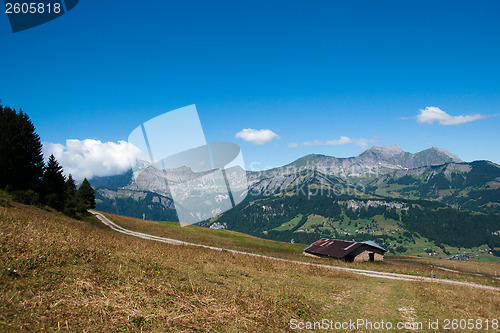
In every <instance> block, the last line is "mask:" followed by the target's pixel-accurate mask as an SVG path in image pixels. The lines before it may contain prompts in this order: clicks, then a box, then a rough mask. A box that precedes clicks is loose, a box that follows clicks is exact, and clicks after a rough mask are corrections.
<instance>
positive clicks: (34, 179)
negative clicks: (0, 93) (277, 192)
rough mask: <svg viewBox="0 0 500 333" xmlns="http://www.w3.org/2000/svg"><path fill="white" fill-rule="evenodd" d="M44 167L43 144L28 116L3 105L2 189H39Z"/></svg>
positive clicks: (0, 125) (0, 137)
mask: <svg viewBox="0 0 500 333" xmlns="http://www.w3.org/2000/svg"><path fill="white" fill-rule="evenodd" d="M43 169H44V161H43V154H42V144H41V142H40V137H39V136H38V134H37V133H36V130H35V126H34V125H33V123H32V122H31V120H30V118H29V117H28V115H27V114H26V113H24V112H23V111H22V110H20V111H19V112H17V111H16V110H15V109H14V110H13V109H11V108H8V107H4V106H2V105H0V188H1V189H4V188H6V187H7V188H10V189H12V190H29V189H31V190H34V191H39V185H40V180H41V178H42V175H43Z"/></svg>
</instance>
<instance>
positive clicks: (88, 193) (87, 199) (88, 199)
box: [76, 178, 95, 208]
mask: <svg viewBox="0 0 500 333" xmlns="http://www.w3.org/2000/svg"><path fill="white" fill-rule="evenodd" d="M76 197H77V198H78V199H79V200H81V201H82V202H83V203H84V204H85V205H86V206H87V208H95V192H94V189H93V188H92V186H90V183H89V181H88V180H87V178H85V179H84V180H83V182H82V184H81V185H80V187H79V188H78V190H77V191H76Z"/></svg>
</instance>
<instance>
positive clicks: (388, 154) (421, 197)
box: [91, 145, 500, 251]
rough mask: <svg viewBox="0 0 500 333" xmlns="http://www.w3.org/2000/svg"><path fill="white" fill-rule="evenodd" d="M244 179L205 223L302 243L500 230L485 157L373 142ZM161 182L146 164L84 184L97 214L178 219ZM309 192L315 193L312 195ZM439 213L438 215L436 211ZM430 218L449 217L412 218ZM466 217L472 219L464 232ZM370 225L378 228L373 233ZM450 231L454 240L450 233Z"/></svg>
mask: <svg viewBox="0 0 500 333" xmlns="http://www.w3.org/2000/svg"><path fill="white" fill-rule="evenodd" d="M246 175H247V181H248V196H247V198H246V199H245V200H244V201H243V202H241V203H240V204H239V205H238V206H237V207H236V208H234V209H232V210H230V211H228V212H226V213H224V214H222V215H220V216H217V217H215V218H213V219H210V220H208V221H205V222H202V223H201V224H202V225H205V226H208V227H212V228H227V229H232V230H236V231H242V232H246V233H249V234H253V235H256V236H259V237H265V238H271V239H277V240H284V241H294V240H296V241H302V242H305V243H307V242H309V241H312V240H314V239H315V238H317V237H319V236H330V237H332V236H335V237H337V238H342V237H344V238H358V239H360V240H365V238H366V237H367V234H366V232H365V231H367V230H371V232H374V233H375V234H373V235H372V236H374V235H377V237H379V239H378V241H379V242H382V243H383V244H385V245H386V246H388V247H389V248H396V247H397V246H400V247H402V245H401V244H403V245H405V246H411V245H412V244H414V243H415V238H414V236H412V235H415V234H418V235H422V234H424V236H422V237H423V238H425V239H426V240H425V242H430V243H425V242H424V243H425V244H431V243H432V244H434V245H435V244H442V243H445V244H450V243H453V244H454V246H460V245H464V244H469V245H471V246H472V245H474V246H479V245H481V244H490V247H492V248H493V245H492V244H496V241H497V236H495V234H494V233H495V232H498V235H499V236H500V166H499V165H497V164H495V163H492V162H489V161H474V162H463V161H462V160H461V159H460V158H459V157H458V156H456V155H454V154H452V153H450V152H448V151H446V150H444V149H440V148H435V147H432V148H429V149H426V150H423V151H421V152H418V153H415V154H412V153H409V152H405V151H403V150H402V149H401V147H399V146H398V145H392V146H374V147H371V148H370V149H368V150H366V151H364V152H363V153H361V154H360V155H358V156H355V157H349V158H337V157H333V156H325V155H317V154H310V155H306V156H304V157H301V158H299V159H297V160H296V161H294V162H292V163H290V164H287V165H284V166H282V167H278V168H273V169H269V170H265V171H259V172H254V171H247V172H246ZM195 176H196V174H195V173H194V172H193V171H191V170H190V169H188V168H186V167H181V168H178V169H175V170H169V172H168V182H183V181H186V180H189V179H192V178H193V177H195ZM166 180H167V173H166V172H165V171H163V170H158V169H155V168H153V167H151V166H147V165H145V166H144V168H143V172H142V173H141V179H139V181H137V179H136V178H134V177H133V172H132V170H130V171H128V172H126V173H124V174H122V175H116V176H111V177H96V178H94V179H92V180H91V184H92V185H93V186H94V188H95V190H96V202H97V209H99V210H102V211H108V212H112V213H118V214H123V215H129V216H133V217H139V218H146V219H152V220H170V221H175V220H176V212H175V209H174V204H173V201H172V199H171V195H170V192H169V189H168V187H166V186H165V184H166ZM206 186H210V185H209V184H207V185H206ZM311 195H314V196H316V197H315V198H314V199H311V198H310V196H311ZM305 197H307V200H305V199H304V198H305ZM332 202H333V204H334V206H335V208H332V207H331V204H332ZM374 202H376V204H374ZM436 205H437V206H436ZM337 206H338V207H337ZM270 207H273V208H270ZM280 207H281V208H280ZM416 207H417V208H418V209H421V210H422V212H423V213H422V212H420V213H419V211H418V210H415V209H414V208H416ZM332 209H333V210H332ZM443 212H446V214H445V216H444V217H443V216H441V215H439V214H442V213H443ZM353 214H354V215H353ZM419 214H423V215H419ZM435 214H438V215H439V217H438V215H435ZM457 214H458V215H457ZM461 214H462V215H461ZM464 214H465V215H464ZM471 214H472V215H471ZM477 214H479V215H477ZM418 216H420V217H418ZM484 216H485V217H484ZM451 217H453V218H451ZM483 217H484V218H483ZM437 218H439V219H440V220H442V221H447V222H446V223H445V225H444V226H442V225H436V224H435V223H434V224H432V223H431V222H425V223H424V222H422V225H426V228H424V229H422V228H421V225H419V223H418V221H419V219H421V220H422V221H432V220H433V219H437ZM457 219H459V220H460V221H456V220H457ZM416 221H417V222H416ZM463 221H468V222H467V223H468V224H476V223H477V225H476V226H475V227H474V228H473V229H471V230H469V227H470V226H469V225H463V223H462V222H463ZM351 222H353V225H352V227H351V225H350V223H351ZM348 223H349V227H347V225H348ZM426 223H427V224H426ZM443 223H444V222H443ZM460 223H462V224H460ZM354 225H356V226H357V229H356V228H354ZM375 225H384V227H378V229H377V228H375V229H370V228H373V227H374V226H375ZM353 228H354V229H353ZM359 228H362V229H359ZM360 230H362V231H360ZM391 230H398V231H397V232H398V233H399V236H401V237H402V240H400V239H397V238H394V237H393V236H394V235H391V232H392V231H391ZM460 230H462V231H460ZM466 230H467V231H466ZM448 231H450V232H452V233H455V234H456V235H455V236H456V237H455V236H453V237H452V238H449V237H448V236H447V232H448ZM405 232H406V233H407V234H406V236H405V237H403V234H404V233H405ZM339 233H340V234H339ZM464 233H465V234H466V233H468V234H470V235H471V234H474V235H475V236H473V237H472V238H473V239H475V241H474V242H472V243H470V242H468V241H467V239H466V238H464ZM368 235H369V234H368ZM491 235H494V236H491ZM408 236H411V237H408ZM380 237H381V238H380ZM491 237H493V240H492V239H491ZM392 238H394V239H392ZM369 239H372V238H369ZM396 241H401V242H402V243H401V244H398V243H397V242H396ZM412 241H413V243H412ZM405 242H407V243H405ZM499 244H500V243H499ZM443 251H444V250H443Z"/></svg>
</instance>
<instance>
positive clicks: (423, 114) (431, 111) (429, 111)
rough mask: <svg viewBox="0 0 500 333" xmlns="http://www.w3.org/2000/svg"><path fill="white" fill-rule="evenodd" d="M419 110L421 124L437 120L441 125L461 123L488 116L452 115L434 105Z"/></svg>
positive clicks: (418, 116)
mask: <svg viewBox="0 0 500 333" xmlns="http://www.w3.org/2000/svg"><path fill="white" fill-rule="evenodd" d="M419 111H420V114H419V115H417V123H419V124H425V123H427V124H433V123H434V122H435V121H437V122H438V123H439V124H440V125H460V124H465V123H470V122H473V121H476V120H479V119H484V118H488V116H485V115H482V114H477V113H475V114H471V115H466V116H451V115H449V114H447V113H446V112H444V111H443V110H441V109H440V108H437V107H434V106H427V107H426V108H425V109H424V110H419Z"/></svg>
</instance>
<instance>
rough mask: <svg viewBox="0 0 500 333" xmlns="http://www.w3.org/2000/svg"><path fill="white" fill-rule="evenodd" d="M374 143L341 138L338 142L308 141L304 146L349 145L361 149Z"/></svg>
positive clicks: (345, 137)
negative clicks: (354, 145)
mask: <svg viewBox="0 0 500 333" xmlns="http://www.w3.org/2000/svg"><path fill="white" fill-rule="evenodd" d="M371 142H374V140H368V139H351V138H349V137H347V136H341V137H340V138H339V139H337V140H327V141H324V140H314V141H307V142H304V143H303V144H302V145H304V146H340V145H347V144H351V143H353V144H356V145H358V146H360V147H366V146H368V143H371Z"/></svg>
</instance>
